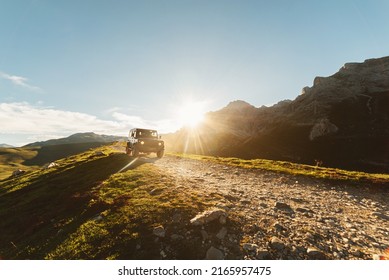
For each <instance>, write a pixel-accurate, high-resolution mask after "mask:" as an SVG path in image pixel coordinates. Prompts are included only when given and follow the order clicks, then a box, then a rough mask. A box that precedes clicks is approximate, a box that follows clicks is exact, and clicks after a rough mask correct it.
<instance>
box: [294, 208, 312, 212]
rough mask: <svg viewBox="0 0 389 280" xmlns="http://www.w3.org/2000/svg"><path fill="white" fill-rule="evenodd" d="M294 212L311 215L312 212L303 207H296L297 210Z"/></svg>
mask: <svg viewBox="0 0 389 280" xmlns="http://www.w3.org/2000/svg"><path fill="white" fill-rule="evenodd" d="M296 211H297V212H301V213H313V211H312V210H311V209H308V208H304V207H298V208H296Z"/></svg>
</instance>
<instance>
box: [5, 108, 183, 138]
mask: <svg viewBox="0 0 389 280" xmlns="http://www.w3.org/2000/svg"><path fill="white" fill-rule="evenodd" d="M112 118H113V120H102V119H99V118H97V117H96V116H93V115H89V114H85V113H79V112H71V111H64V110H58V109H53V108H47V107H41V106H34V105H31V104H29V103H26V102H23V103H0V123H1V130H0V135H7V136H8V135H15V136H17V135H19V138H20V136H21V135H25V137H24V138H25V139H26V142H25V143H24V144H27V143H29V142H33V141H31V140H32V139H36V140H47V139H52V138H59V137H65V136H69V135H71V134H73V133H77V132H91V131H93V132H95V133H99V134H108V135H122V136H124V135H127V132H128V130H129V129H131V128H133V127H145V128H155V129H158V130H159V131H160V132H162V133H165V132H172V131H173V130H175V129H176V128H177V127H176V126H175V125H174V122H173V121H172V120H169V119H164V120H158V121H147V120H144V119H142V118H141V117H139V116H130V115H126V114H123V113H118V112H114V113H112ZM53 136H56V137H53ZM18 141H19V140H18ZM10 144H12V143H10Z"/></svg>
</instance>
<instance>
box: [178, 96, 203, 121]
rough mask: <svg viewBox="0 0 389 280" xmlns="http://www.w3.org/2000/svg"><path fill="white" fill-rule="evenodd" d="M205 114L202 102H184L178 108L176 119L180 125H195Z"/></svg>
mask: <svg viewBox="0 0 389 280" xmlns="http://www.w3.org/2000/svg"><path fill="white" fill-rule="evenodd" d="M204 116H205V106H204V103H202V102H185V103H184V104H182V105H181V106H180V107H179V109H178V116H177V117H178V121H179V123H180V124H181V125H182V126H189V127H196V126H197V125H199V124H200V123H201V122H202V121H203V120H204Z"/></svg>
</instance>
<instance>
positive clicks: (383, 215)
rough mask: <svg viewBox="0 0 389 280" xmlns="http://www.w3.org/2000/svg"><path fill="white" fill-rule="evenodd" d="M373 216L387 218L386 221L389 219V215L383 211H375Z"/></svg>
mask: <svg viewBox="0 0 389 280" xmlns="http://www.w3.org/2000/svg"><path fill="white" fill-rule="evenodd" d="M372 215H373V216H375V217H377V218H380V219H382V220H385V221H389V216H387V215H385V214H383V213H380V212H373V214H372Z"/></svg>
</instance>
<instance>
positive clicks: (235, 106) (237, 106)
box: [224, 100, 255, 110]
mask: <svg viewBox="0 0 389 280" xmlns="http://www.w3.org/2000/svg"><path fill="white" fill-rule="evenodd" d="M247 108H255V107H254V106H253V105H251V104H250V103H247V102H246V101H243V100H235V101H232V102H230V103H229V104H228V105H227V106H226V107H225V108H224V109H228V110H244V109H247Z"/></svg>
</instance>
